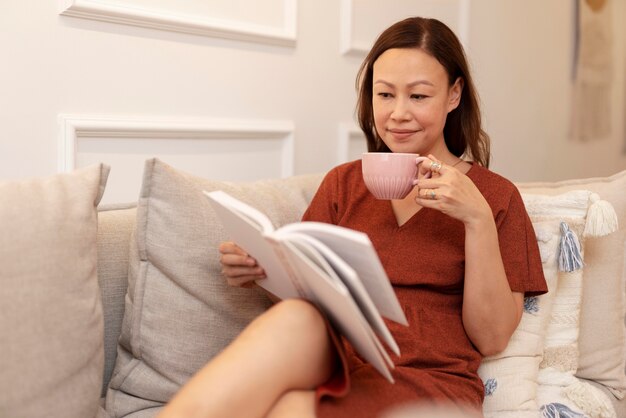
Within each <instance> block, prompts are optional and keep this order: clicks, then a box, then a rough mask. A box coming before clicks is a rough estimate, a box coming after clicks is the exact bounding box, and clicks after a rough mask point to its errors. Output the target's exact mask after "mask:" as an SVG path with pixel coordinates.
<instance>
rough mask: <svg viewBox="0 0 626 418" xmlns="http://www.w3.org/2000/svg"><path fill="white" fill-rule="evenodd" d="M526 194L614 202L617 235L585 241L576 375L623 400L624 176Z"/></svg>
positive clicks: (546, 186) (545, 186)
mask: <svg viewBox="0 0 626 418" xmlns="http://www.w3.org/2000/svg"><path fill="white" fill-rule="evenodd" d="M516 185H517V187H518V188H519V189H520V191H521V192H522V193H536V194H552V195H554V194H559V193H563V192H565V191H568V190H574V189H586V190H591V191H593V192H595V193H597V194H598V195H599V196H600V198H602V199H604V200H607V201H608V202H610V203H611V204H612V205H613V207H614V209H615V211H616V213H617V215H618V222H619V230H618V231H617V232H615V233H613V234H610V235H607V236H605V237H598V238H593V237H587V238H586V239H585V263H586V265H585V269H584V272H583V276H584V277H583V299H582V306H581V318H580V333H579V341H578V349H579V359H578V369H577V371H576V376H577V377H581V378H584V379H589V380H593V381H595V382H598V383H601V384H602V385H604V386H606V387H607V388H609V389H610V390H611V391H612V392H613V394H614V395H615V396H616V397H618V398H622V397H623V396H624V394H625V393H626V376H625V375H624V366H625V364H624V358H625V355H626V353H625V346H624V305H625V302H624V293H623V292H622V291H618V289H624V286H625V281H626V271H625V269H624V254H625V251H626V250H625V242H626V171H622V172H620V173H617V174H615V175H613V176H610V177H602V178H589V179H577V180H566V181H560V182H553V183H517V184H516Z"/></svg>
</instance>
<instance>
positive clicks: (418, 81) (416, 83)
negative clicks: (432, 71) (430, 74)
mask: <svg viewBox="0 0 626 418" xmlns="http://www.w3.org/2000/svg"><path fill="white" fill-rule="evenodd" d="M378 83H381V84H384V85H386V86H388V87H394V85H393V84H391V83H390V82H388V81H385V80H376V81H374V84H378ZM420 84H425V85H427V86H432V87H434V86H435V85H434V84H433V83H431V82H430V81H428V80H415V81H412V82H410V83H409V84H407V87H414V86H417V85H420Z"/></svg>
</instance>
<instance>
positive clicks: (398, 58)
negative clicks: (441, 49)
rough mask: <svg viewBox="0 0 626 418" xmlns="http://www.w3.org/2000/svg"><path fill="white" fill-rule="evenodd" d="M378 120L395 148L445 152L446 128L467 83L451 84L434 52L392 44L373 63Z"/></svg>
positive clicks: (383, 135)
mask: <svg viewBox="0 0 626 418" xmlns="http://www.w3.org/2000/svg"><path fill="white" fill-rule="evenodd" d="M372 88H373V95H372V106H373V108H374V123H375V125H376V131H377V132H378V135H379V136H380V137H381V138H382V140H383V141H384V142H385V144H386V145H387V146H388V147H389V149H390V150H391V151H393V152H410V153H418V154H421V155H428V154H429V153H432V154H434V155H441V154H442V152H445V151H446V150H447V147H446V144H445V141H444V137H443V128H444V126H445V123H446V117H447V116H448V112H450V111H452V110H454V109H455V108H456V107H457V106H458V104H459V101H460V97H461V90H462V83H461V81H460V79H459V80H457V81H456V82H455V83H454V84H453V85H452V86H450V85H449V82H448V74H447V72H446V70H445V69H444V67H443V66H442V65H441V64H440V63H439V61H437V60H436V59H435V58H434V57H432V56H431V55H429V54H427V53H426V52H424V51H422V50H421V49H417V48H410V49H409V48H407V49H388V50H387V51H385V52H384V53H383V54H382V55H381V56H380V57H378V59H377V60H376V61H375V62H374V67H373V86H372Z"/></svg>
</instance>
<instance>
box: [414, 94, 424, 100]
mask: <svg viewBox="0 0 626 418" xmlns="http://www.w3.org/2000/svg"><path fill="white" fill-rule="evenodd" d="M427 97H428V96H426V95H424V94H412V95H411V99H415V100H423V99H425V98H427Z"/></svg>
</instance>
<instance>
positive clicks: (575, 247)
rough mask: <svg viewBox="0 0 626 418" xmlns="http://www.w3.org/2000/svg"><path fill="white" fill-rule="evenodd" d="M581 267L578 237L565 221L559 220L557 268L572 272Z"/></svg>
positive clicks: (581, 260)
mask: <svg viewBox="0 0 626 418" xmlns="http://www.w3.org/2000/svg"><path fill="white" fill-rule="evenodd" d="M582 267H583V259H582V256H581V255H580V242H579V241H578V237H577V236H576V234H575V233H574V231H572V230H571V229H569V226H568V225H567V224H566V223H565V222H561V242H560V243H559V270H560V271H566V272H572V271H574V270H579V269H581V268H582Z"/></svg>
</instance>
